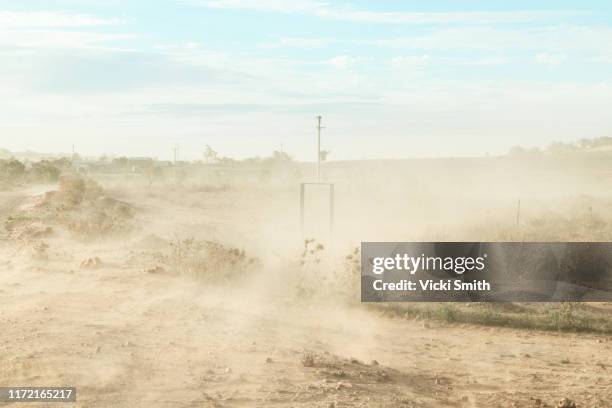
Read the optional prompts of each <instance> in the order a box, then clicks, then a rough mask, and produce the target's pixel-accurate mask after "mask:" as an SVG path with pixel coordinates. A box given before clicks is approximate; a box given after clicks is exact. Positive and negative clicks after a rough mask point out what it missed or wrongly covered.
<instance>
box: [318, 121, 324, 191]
mask: <svg viewBox="0 0 612 408" xmlns="http://www.w3.org/2000/svg"><path fill="white" fill-rule="evenodd" d="M321 118H322V117H321V115H319V116H317V182H320V181H321V129H325V128H323V127H321Z"/></svg>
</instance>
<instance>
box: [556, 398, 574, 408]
mask: <svg viewBox="0 0 612 408" xmlns="http://www.w3.org/2000/svg"><path fill="white" fill-rule="evenodd" d="M555 408H576V403H575V402H574V401H572V400H571V399H569V398H562V399H561V400H559V402H558V403H557V406H556V407H555Z"/></svg>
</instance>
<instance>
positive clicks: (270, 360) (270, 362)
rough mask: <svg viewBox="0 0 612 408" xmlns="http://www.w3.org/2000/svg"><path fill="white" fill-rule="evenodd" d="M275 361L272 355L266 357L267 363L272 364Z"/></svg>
mask: <svg viewBox="0 0 612 408" xmlns="http://www.w3.org/2000/svg"><path fill="white" fill-rule="evenodd" d="M273 362H274V361H272V358H271V357H268V358H266V363H267V364H272V363H273Z"/></svg>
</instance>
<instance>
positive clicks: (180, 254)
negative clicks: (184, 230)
mask: <svg viewBox="0 0 612 408" xmlns="http://www.w3.org/2000/svg"><path fill="white" fill-rule="evenodd" d="M170 247H171V248H170V254H169V256H168V257H167V262H168V263H169V265H168V266H169V267H170V268H171V269H173V270H174V271H175V272H176V273H177V274H182V275H189V276H193V277H195V278H198V279H202V280H205V281H207V282H229V281H232V280H234V279H236V278H238V277H240V276H244V275H245V274H247V273H249V272H252V271H253V270H255V269H257V268H258V267H259V265H260V261H259V259H257V258H254V257H249V256H247V255H246V253H245V251H244V250H241V249H238V248H231V247H227V246H224V245H222V244H220V243H218V242H214V241H206V240H197V239H193V238H190V239H176V240H174V241H172V242H171V243H170Z"/></svg>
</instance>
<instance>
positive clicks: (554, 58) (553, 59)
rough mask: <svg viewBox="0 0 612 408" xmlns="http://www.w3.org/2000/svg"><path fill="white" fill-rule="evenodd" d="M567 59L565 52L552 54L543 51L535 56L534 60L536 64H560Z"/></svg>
mask: <svg viewBox="0 0 612 408" xmlns="http://www.w3.org/2000/svg"><path fill="white" fill-rule="evenodd" d="M566 59H567V56H566V55H565V54H550V53H548V52H542V53H540V54H538V55H536V56H535V58H534V61H535V63H536V64H541V65H550V66H555V65H560V64H562V63H563V62H564V61H565V60H566Z"/></svg>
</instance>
